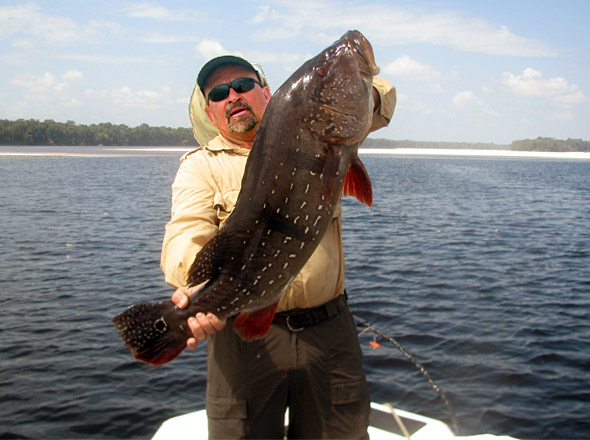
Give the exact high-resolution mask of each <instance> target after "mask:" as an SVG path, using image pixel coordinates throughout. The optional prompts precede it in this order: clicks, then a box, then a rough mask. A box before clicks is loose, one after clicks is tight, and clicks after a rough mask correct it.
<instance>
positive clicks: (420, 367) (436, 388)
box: [356, 321, 459, 434]
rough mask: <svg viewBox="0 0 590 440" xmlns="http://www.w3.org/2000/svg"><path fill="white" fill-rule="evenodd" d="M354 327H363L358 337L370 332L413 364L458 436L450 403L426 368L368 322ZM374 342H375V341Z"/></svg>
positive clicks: (394, 340) (391, 338)
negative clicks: (435, 395)
mask: <svg viewBox="0 0 590 440" xmlns="http://www.w3.org/2000/svg"><path fill="white" fill-rule="evenodd" d="M356 326H357V327H365V329H364V330H363V331H361V332H360V333H359V336H360V335H362V334H363V333H365V332H366V331H368V330H371V331H372V332H373V334H374V335H375V337H376V336H379V337H381V338H383V339H385V340H387V341H389V342H391V343H392V344H393V345H395V346H396V347H397V349H398V350H399V351H400V352H401V353H402V354H403V355H404V356H405V357H406V359H408V360H409V361H410V362H411V363H412V364H414V366H415V367H416V368H417V369H418V370H419V371H420V373H422V375H423V376H424V378H425V379H426V380H427V381H428V383H429V384H430V386H431V387H432V388H433V389H434V391H435V392H436V394H438V396H439V397H440V399H441V400H442V402H443V403H444V404H445V406H446V407H447V410H448V411H449V414H450V415H451V424H452V425H453V430H454V431H455V434H458V433H459V428H458V424H457V418H456V417H455V410H454V409H453V406H452V405H451V402H450V401H449V399H448V398H447V396H446V395H445V393H444V392H443V390H441V389H440V387H439V386H438V385H437V384H436V383H435V382H434V380H432V378H431V377H430V374H429V373H428V371H426V368H424V366H423V365H422V364H421V363H420V362H418V360H417V359H416V358H415V357H414V356H412V354H410V353H408V351H407V350H406V349H405V348H404V347H403V345H402V344H400V343H399V342H398V341H397V340H396V339H395V338H394V337H392V336H389V335H387V334H385V333H383V332H382V331H381V330H378V329H376V328H375V327H374V326H373V325H372V324H369V323H368V322H364V321H357V323H356ZM374 342H376V340H375V341H374ZM371 345H373V344H371ZM373 346H374V345H373Z"/></svg>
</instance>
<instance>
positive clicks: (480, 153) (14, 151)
mask: <svg viewBox="0 0 590 440" xmlns="http://www.w3.org/2000/svg"><path fill="white" fill-rule="evenodd" d="M194 149H195V147H188V148H187V147H49V146H41V147H21V146H8V147H0V157H11V156H12V157H120V156H149V155H178V156H181V155H182V154H184V153H186V152H188V151H192V150H194ZM359 154H361V155H364V154H373V155H392V156H456V157H459V156H465V157H498V158H511V157H512V158H540V159H542V158H545V159H583V160H584V159H585V160H590V152H589V153H585V152H545V151H512V150H472V149H442V148H441V149H438V148H361V149H359Z"/></svg>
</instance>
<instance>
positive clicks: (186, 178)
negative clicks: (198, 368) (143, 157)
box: [161, 157, 225, 349]
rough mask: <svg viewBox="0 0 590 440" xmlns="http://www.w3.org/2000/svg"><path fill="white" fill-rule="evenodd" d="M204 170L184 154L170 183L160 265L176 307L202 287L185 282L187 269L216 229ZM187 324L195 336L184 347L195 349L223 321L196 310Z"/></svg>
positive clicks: (184, 304) (215, 219)
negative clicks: (170, 210)
mask: <svg viewBox="0 0 590 440" xmlns="http://www.w3.org/2000/svg"><path fill="white" fill-rule="evenodd" d="M199 165H201V166H199ZM205 170H207V168H206V167H205V166H204V164H199V161H198V160H197V158H196V157H192V158H190V159H189V158H183V160H182V163H181V166H180V168H179V169H178V172H177V174H176V177H175V179H174V183H173V185H172V215H171V219H170V221H169V222H168V224H167V225H166V233H165V236H164V241H163V244H162V256H161V267H162V270H163V271H164V274H165V279H166V282H168V283H169V284H171V285H172V286H174V287H176V288H177V289H176V291H175V292H174V294H173V295H172V302H173V303H174V304H176V306H177V307H179V308H185V307H187V306H188V303H189V296H191V295H193V294H194V293H195V292H197V291H198V290H199V288H200V287H202V284H201V285H199V286H195V287H191V288H188V287H187V286H186V275H187V271H188V269H189V268H190V265H191V264H192V262H193V261H194V259H195V255H197V253H198V251H199V250H200V249H201V248H202V247H203V246H204V245H205V243H206V242H207V241H208V240H209V239H210V238H211V237H212V236H213V235H215V234H216V233H217V231H218V225H217V223H218V219H217V213H216V211H215V207H214V199H215V193H214V191H213V189H212V186H211V184H210V181H209V179H208V176H207V175H206V173H205ZM203 284H204V283H203ZM188 325H189V327H190V328H191V330H192V332H193V336H194V337H193V338H189V339H188V340H187V348H189V349H195V348H197V346H198V342H199V341H203V340H204V339H205V338H206V337H207V336H208V335H212V334H213V333H215V332H216V331H218V330H221V329H223V328H224V326H225V321H222V320H220V319H218V318H217V317H216V316H214V315H213V314H211V313H209V314H207V315H205V314H203V313H199V314H197V315H196V316H194V317H190V318H189V319H188Z"/></svg>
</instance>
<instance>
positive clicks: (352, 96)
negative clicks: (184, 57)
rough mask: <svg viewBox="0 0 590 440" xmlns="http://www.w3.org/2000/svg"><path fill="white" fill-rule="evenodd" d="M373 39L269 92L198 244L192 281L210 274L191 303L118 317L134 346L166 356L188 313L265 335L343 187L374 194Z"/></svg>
mask: <svg viewBox="0 0 590 440" xmlns="http://www.w3.org/2000/svg"><path fill="white" fill-rule="evenodd" d="M378 71H379V69H378V68H377V66H376V64H375V60H374V56H373V50H372V48H371V45H370V43H369V42H368V41H367V40H366V39H365V37H364V36H363V35H362V34H361V33H360V32H358V31H349V32H347V33H346V34H345V35H343V36H342V38H340V39H339V40H338V41H336V42H335V43H334V44H332V45H331V46H330V47H328V48H327V49H325V50H324V51H322V52H321V53H320V54H318V55H317V56H316V57H314V58H312V59H310V60H309V61H307V62H306V63H305V64H303V65H302V66H301V67H300V68H299V69H298V70H297V71H296V72H295V73H294V74H293V75H291V77H290V78H289V79H287V81H285V83H284V84H283V85H282V86H281V87H280V89H279V90H277V92H276V93H275V94H274V96H273V97H272V99H271V100H270V102H269V104H268V106H267V108H266V110H265V112H264V116H263V117H262V120H261V122H260V126H259V127H258V131H257V133H256V136H255V139H254V143H253V145H252V150H251V152H250V155H249V157H248V161H247V163H246V168H245V171H244V178H243V180H242V189H241V192H240V194H239V196H238V199H237V201H236V205H235V208H234V210H233V212H232V214H231V215H230V217H229V218H228V220H227V223H226V224H225V226H224V227H223V228H222V229H221V230H220V231H219V232H218V233H217V234H216V235H215V236H214V237H213V238H212V239H211V240H210V241H209V242H208V243H207V244H206V245H205V246H204V247H203V248H202V249H201V251H200V252H199V253H198V254H197V256H196V258H195V261H194V263H193V264H192V266H191V268H190V270H189V274H188V280H187V283H188V285H189V286H196V285H198V284H201V283H203V282H205V281H207V283H206V284H205V285H204V287H202V288H201V289H200V290H199V291H198V292H197V293H196V294H194V295H193V296H192V297H191V298H190V304H189V306H188V307H187V308H185V309H179V308H177V307H176V306H175V305H174V304H173V303H172V302H171V301H162V302H157V303H142V304H136V305H133V306H131V307H129V308H128V309H127V310H125V311H124V312H122V313H120V314H119V315H117V316H116V317H115V318H114V319H113V323H114V324H115V326H116V328H117V330H118V332H119V334H120V336H121V337H122V338H123V340H124V341H125V344H126V345H127V347H129V349H130V350H131V352H132V353H133V355H134V356H135V357H136V358H137V359H139V360H141V361H144V362H147V363H150V364H154V365H159V364H163V363H165V362H168V361H170V360H172V359H174V358H175V357H176V356H177V355H178V354H179V353H180V352H181V351H182V350H183V349H184V348H185V347H186V340H187V339H188V338H189V337H191V336H192V333H191V331H190V329H189V327H188V325H187V319H188V317H189V316H194V315H195V314H196V313H197V312H205V313H206V312H212V313H214V314H215V315H217V316H218V317H219V318H228V317H231V316H234V315H238V314H239V316H238V317H237V318H236V319H235V321H234V327H235V329H236V331H238V332H239V334H240V335H241V336H242V338H243V339H246V340H251V339H256V338H260V337H263V336H264V335H266V333H267V332H268V329H269V327H270V325H271V322H272V320H273V317H274V314H275V310H276V307H277V304H278V302H279V299H280V297H281V295H282V294H283V292H284V290H285V288H286V287H287V286H288V285H289V283H290V282H291V281H292V280H293V279H294V277H295V276H296V275H297V274H298V273H299V271H300V270H301V268H302V267H303V265H304V264H305V263H306V262H307V260H308V259H309V257H310V256H311V254H312V253H313V252H314V250H315V249H316V247H317V246H318V244H319V243H320V241H321V239H322V237H323V235H324V233H325V232H326V230H327V228H328V225H329V224H330V222H331V221H332V216H333V212H334V209H335V208H336V206H337V205H338V203H339V200H340V195H341V193H342V191H343V190H344V194H345V195H354V196H356V197H357V198H358V199H359V200H361V201H362V202H363V203H366V204H368V205H371V204H372V190H371V182H370V180H369V177H368V175H367V172H366V170H365V168H364V166H363V165H362V163H361V161H360V160H359V158H358V147H359V145H360V144H361V143H362V141H363V140H364V139H365V138H366V136H367V134H368V130H369V127H370V126H371V120H372V114H373V105H374V104H373V98H372V81H373V75H375V74H376V73H378Z"/></svg>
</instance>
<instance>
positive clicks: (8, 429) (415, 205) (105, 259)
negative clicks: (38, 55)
mask: <svg viewBox="0 0 590 440" xmlns="http://www.w3.org/2000/svg"><path fill="white" fill-rule="evenodd" d="M363 161H364V162H365V164H366V165H367V168H368V170H369V172H370V174H371V176H372V178H373V182H374V190H375V204H374V206H373V207H372V208H370V209H369V208H366V207H364V206H361V205H360V204H359V203H357V202H356V201H354V200H351V199H346V200H345V202H344V210H345V230H344V235H345V246H346V257H347V270H348V272H347V285H348V291H349V294H350V296H351V302H352V308H353V311H354V312H355V314H356V315H357V316H358V317H359V318H360V319H362V320H365V321H367V322H370V323H372V324H374V325H375V326H376V327H378V328H379V329H380V330H382V331H384V332H386V333H388V334H389V335H391V336H394V337H395V338H396V339H397V340H399V341H400V342H401V343H402V344H403V345H404V346H405V348H406V349H407V350H408V351H410V352H411V353H412V354H413V355H414V356H415V357H416V358H417V359H418V360H419V361H420V362H421V363H422V364H423V365H424V366H425V367H426V369H427V370H428V371H429V373H430V375H431V376H432V377H433V379H434V380H435V381H436V382H437V383H438V385H439V386H440V387H441V388H442V389H443V391H444V392H445V393H446V395H447V397H448V398H449V400H450V401H451V402H452V404H453V406H454V408H455V412H456V413H457V417H458V421H459V426H460V428H461V434H464V435H466V434H470V433H481V432H490V433H495V434H509V435H512V436H515V437H520V438H577V439H582V438H590V421H589V416H590V269H589V268H590V162H586V161H567V160H540V159H526V160H524V159H484V158H444V157H438V158H436V157H430V158H420V157H412V158H408V157H395V156H389V157H375V156H364V157H363ZM177 165H178V155H172V156H170V155H168V156H141V157H83V158H82V157H67V158H63V157H34V158H24V157H23V158H18V157H10V158H6V157H4V158H1V157H0V185H1V189H0V225H1V228H2V233H1V235H0V363H1V366H0V436H5V437H6V436H9V434H10V435H12V436H14V435H19V436H26V437H33V438H36V437H42V438H73V437H75V438H146V437H149V436H150V435H151V434H153V433H154V432H155V430H156V429H157V427H158V425H159V424H160V423H161V422H162V421H163V420H164V419H166V418H168V417H171V416H173V415H177V414H180V413H184V412H188V411H191V410H194V409H198V408H200V407H202V406H203V403H204V397H203V396H204V387H205V376H204V372H205V365H204V350H203V349H199V350H197V351H194V352H187V353H183V354H182V355H181V356H180V357H179V358H177V359H176V360H175V361H174V362H172V363H170V364H167V365H164V366H161V367H151V366H148V365H144V364H141V363H139V362H136V361H134V360H133V359H132V357H131V356H130V355H129V353H128V351H127V350H126V348H124V346H123V344H122V343H121V341H120V340H119V339H118V336H117V335H116V334H115V331H114V328H113V327H112V326H111V324H110V322H109V320H110V318H111V317H112V316H113V315H114V314H116V313H118V312H119V311H121V310H122V309H123V308H125V307H126V306H127V305H129V304H131V303H133V302H137V301H145V300H159V299H162V298H166V297H168V296H169V295H170V294H171V293H172V291H171V289H170V288H168V287H167V286H166V285H165V284H164V282H163V281H162V275H161V272H160V269H159V252H160V244H161V240H162V237H163V227H164V224H165V222H166V221H167V219H168V216H169V206H170V200H169V198H170V184H171V182H172V179H173V176H174V173H175V171H176V168H177ZM371 339H372V337H371V336H369V335H363V337H362V343H363V346H364V347H366V351H365V352H366V369H367V373H368V376H369V379H370V381H371V391H372V398H373V400H374V401H377V402H391V403H393V404H394V405H395V406H397V407H400V408H403V409H407V410H410V411H416V412H420V413H423V414H426V415H430V416H433V417H436V418H440V419H445V420H448V417H449V416H448V412H447V411H446V409H445V407H444V406H443V405H442V404H441V402H440V400H438V399H437V397H436V395H435V393H434V391H433V390H432V388H430V386H429V385H428V384H427V383H426V381H425V380H424V379H423V377H422V376H421V375H420V373H419V372H418V371H417V370H416V368H415V367H414V366H412V365H411V364H409V363H408V362H407V361H406V360H405V358H403V356H401V354H400V353H399V352H398V351H397V350H396V348H395V347H393V346H392V345H391V344H387V343H385V342H383V343H382V346H381V348H380V349H377V350H373V349H372V348H371V347H370V346H369V345H368V342H369V341H370V340H371Z"/></svg>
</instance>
